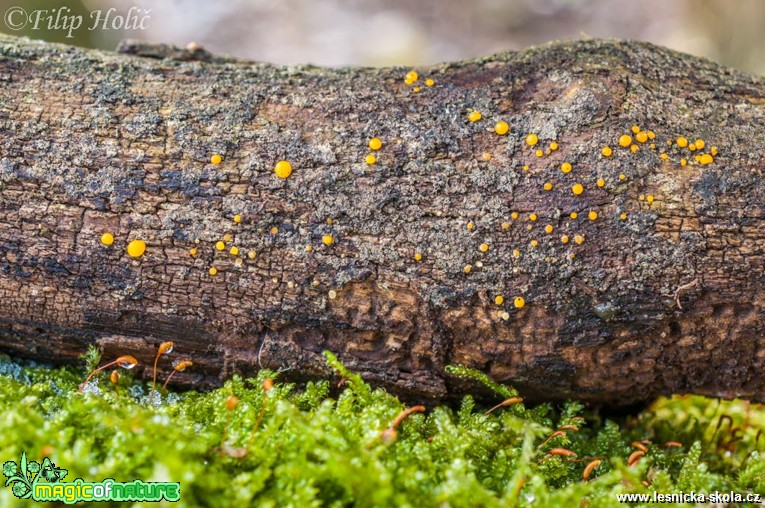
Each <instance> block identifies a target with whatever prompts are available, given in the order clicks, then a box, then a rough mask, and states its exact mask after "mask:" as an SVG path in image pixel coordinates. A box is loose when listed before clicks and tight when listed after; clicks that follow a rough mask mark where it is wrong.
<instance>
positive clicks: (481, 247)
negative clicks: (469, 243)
mask: <svg viewBox="0 0 765 508" xmlns="http://www.w3.org/2000/svg"><path fill="white" fill-rule="evenodd" d="M478 250H480V251H481V252H488V250H489V244H487V243H482V244H481V245H479V246H478Z"/></svg>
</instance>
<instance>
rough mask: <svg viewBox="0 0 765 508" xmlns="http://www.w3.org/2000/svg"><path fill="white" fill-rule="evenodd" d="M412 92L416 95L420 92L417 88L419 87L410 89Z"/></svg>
mask: <svg viewBox="0 0 765 508" xmlns="http://www.w3.org/2000/svg"><path fill="white" fill-rule="evenodd" d="M412 91H413V92H414V93H417V92H419V91H420V87H419V86H416V87H414V88H412Z"/></svg>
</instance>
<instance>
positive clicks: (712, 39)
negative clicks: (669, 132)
mask: <svg viewBox="0 0 765 508" xmlns="http://www.w3.org/2000/svg"><path fill="white" fill-rule="evenodd" d="M17 7H21V8H23V9H24V11H25V13H26V14H27V19H28V22H27V23H26V25H25V26H23V27H21V20H23V19H24V18H23V15H22V14H20V13H19V12H16V13H15V14H14V15H13V16H11V17H10V18H9V17H8V16H9V9H15V8H17ZM112 8H113V9H114V11H109V9H112ZM131 8H132V10H131ZM54 9H55V10H56V12H58V13H59V18H58V19H56V18H55V14H54V11H53V10H54ZM39 10H46V11H47V15H41V16H39V19H38V20H37V23H36V27H35V26H33V25H34V23H32V22H33V21H34V19H33V18H32V14H33V13H34V12H35V11H39ZM94 11H100V12H101V14H100V18H99V15H98V14H94V17H92V18H91V17H90V14H91V13H93V12H94ZM147 11H148V12H147ZM0 13H2V15H3V16H4V17H5V18H4V21H5V23H3V22H2V21H0V31H2V32H5V33H12V34H17V35H27V36H30V37H34V38H39V39H45V40H51V41H60V42H68V43H71V44H76V45H81V46H88V47H98V48H105V49H113V48H114V47H116V44H117V42H118V41H119V40H120V39H122V38H136V39H145V40H148V41H154V42H167V43H174V44H177V45H181V46H185V45H186V44H187V43H189V42H190V41H195V42H197V43H199V44H201V45H202V46H204V47H205V48H206V49H208V50H210V51H212V52H214V53H223V54H229V55H232V56H236V57H240V58H246V59H251V60H260V61H267V62H273V63H279V64H290V63H314V64H319V65H349V64H357V65H374V66H380V65H393V64H397V65H422V64H429V63H437V62H441V61H446V60H456V59H461V58H467V57H476V56H481V55H486V54H490V53H494V52H498V51H502V50H506V49H521V48H524V47H527V46H530V45H534V44H541V43H544V42H547V41H550V40H558V39H573V38H580V37H617V38H629V39H640V40H646V41H650V42H654V43H656V44H661V45H663V46H668V47H670V48H673V49H677V50H680V51H684V52H688V53H692V54H694V55H700V56H705V57H708V58H711V59H712V60H716V61H718V62H721V63H723V64H726V65H729V66H732V67H737V68H739V69H743V70H747V71H749V72H753V73H757V74H765V1H763V0H736V1H732V0H322V1H318V0H219V1H215V0H163V1H161V2H158V1H151V0H40V1H36V0H0ZM62 13H63V14H66V15H69V16H73V15H80V16H82V17H83V23H82V26H81V27H79V28H77V29H74V30H72V33H71V35H72V37H71V38H68V37H67V36H68V35H69V33H68V29H67V28H66V27H65V26H62V23H63V25H65V23H66V18H65V17H62V16H61V14H62ZM131 13H132V15H133V18H131ZM119 16H122V20H120V18H119ZM136 18H137V19H136ZM96 20H99V22H100V24H99V27H98V28H96V29H91V28H92V24H93V23H94V22H95V21H96ZM105 20H106V24H107V25H108V29H104V21H105ZM131 20H132V21H133V23H132V25H131ZM141 20H143V25H144V28H143V29H140V28H137V29H136V28H133V27H134V26H136V25H137V24H138V23H137V22H138V21H141ZM9 22H10V24H11V25H13V28H11V27H9Z"/></svg>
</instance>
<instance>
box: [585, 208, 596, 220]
mask: <svg viewBox="0 0 765 508" xmlns="http://www.w3.org/2000/svg"><path fill="white" fill-rule="evenodd" d="M587 218H588V219H590V220H595V219H597V218H598V212H596V211H595V210H590V213H588V214H587Z"/></svg>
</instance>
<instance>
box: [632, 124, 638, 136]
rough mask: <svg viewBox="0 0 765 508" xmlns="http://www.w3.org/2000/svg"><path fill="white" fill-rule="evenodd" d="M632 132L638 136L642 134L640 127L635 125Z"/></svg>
mask: <svg viewBox="0 0 765 508" xmlns="http://www.w3.org/2000/svg"><path fill="white" fill-rule="evenodd" d="M630 130H631V131H632V133H633V134H637V133H638V132H640V127H638V126H637V125H633V126H632V128H631V129H630Z"/></svg>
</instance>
